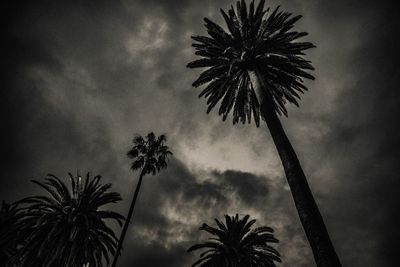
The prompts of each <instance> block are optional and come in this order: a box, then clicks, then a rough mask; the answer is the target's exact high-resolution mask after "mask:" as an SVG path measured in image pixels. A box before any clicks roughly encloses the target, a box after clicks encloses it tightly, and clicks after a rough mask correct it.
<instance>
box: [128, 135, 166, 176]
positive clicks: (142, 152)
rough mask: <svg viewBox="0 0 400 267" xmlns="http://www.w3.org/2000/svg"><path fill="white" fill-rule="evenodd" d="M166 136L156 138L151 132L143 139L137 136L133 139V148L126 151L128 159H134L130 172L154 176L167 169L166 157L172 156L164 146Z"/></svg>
mask: <svg viewBox="0 0 400 267" xmlns="http://www.w3.org/2000/svg"><path fill="white" fill-rule="evenodd" d="M166 141H167V137H166V135H164V134H162V135H160V136H158V138H156V136H155V134H154V133H153V132H151V133H149V134H147V136H146V137H145V138H143V137H142V136H140V135H138V136H135V137H134V138H133V144H134V145H133V147H132V148H131V150H129V151H128V153H127V155H128V157H130V158H132V159H134V161H133V162H132V165H131V168H132V170H139V169H141V170H142V174H143V175H146V174H153V175H155V174H156V173H157V172H159V171H160V169H162V168H166V167H167V160H168V156H170V155H172V153H171V151H169V147H168V146H166V145H165V142H166Z"/></svg>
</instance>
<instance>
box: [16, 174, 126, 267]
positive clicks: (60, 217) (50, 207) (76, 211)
mask: <svg viewBox="0 0 400 267" xmlns="http://www.w3.org/2000/svg"><path fill="white" fill-rule="evenodd" d="M69 177H70V180H71V187H72V194H71V192H70V191H69V190H68V188H67V186H66V185H65V184H64V183H63V182H62V181H61V180H60V179H59V178H57V177H56V176H54V175H52V174H49V175H48V177H47V178H46V179H45V182H39V181H35V180H34V181H33V182H34V183H35V184H37V185H39V186H40V187H42V188H43V189H45V191H46V192H47V193H48V194H49V196H46V195H40V196H31V197H28V198H25V199H22V200H21V201H19V202H18V203H19V204H22V205H24V206H23V208H21V209H22V210H23V212H24V214H23V218H22V219H21V221H20V227H21V228H22V229H28V230H29V232H30V234H29V236H28V239H27V240H26V244H25V245H24V247H23V248H22V249H21V251H20V252H19V259H20V261H21V262H22V265H21V266H23V267H24V266H30V267H36V266H38V267H39V266H42V267H47V266H49V267H53V266H54V267H55V266H65V267H66V266H68V267H82V266H84V265H87V264H89V265H90V266H102V261H103V259H105V260H106V262H107V264H108V263H109V253H111V254H114V253H115V248H116V247H117V242H118V239H117V237H116V236H115V234H114V232H113V230H112V229H111V228H109V227H108V226H107V225H106V224H105V222H104V220H105V219H113V220H115V221H117V222H118V223H119V225H120V226H122V222H123V220H124V217H123V216H122V215H120V214H118V213H116V212H114V211H105V210H102V207H103V206H104V205H106V204H109V203H116V202H117V201H120V200H121V196H120V195H119V194H118V193H115V192H107V191H108V190H109V189H110V188H111V184H101V183H100V178H101V177H100V176H95V177H94V178H90V175H89V173H88V174H87V175H86V179H85V181H82V178H81V177H80V175H78V176H77V177H74V176H72V174H69Z"/></svg>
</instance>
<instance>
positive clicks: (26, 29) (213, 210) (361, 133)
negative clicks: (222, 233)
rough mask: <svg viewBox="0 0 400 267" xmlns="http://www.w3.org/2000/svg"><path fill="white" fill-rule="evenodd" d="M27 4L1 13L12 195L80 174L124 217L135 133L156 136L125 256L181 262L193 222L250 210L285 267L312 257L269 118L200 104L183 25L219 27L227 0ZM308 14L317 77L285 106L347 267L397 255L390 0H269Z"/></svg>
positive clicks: (133, 262)
mask: <svg viewBox="0 0 400 267" xmlns="http://www.w3.org/2000/svg"><path fill="white" fill-rule="evenodd" d="M55 2H56V1H36V4H34V5H21V6H15V7H11V8H9V9H8V10H7V14H8V15H7V16H5V15H4V14H3V15H4V16H3V15H2V16H3V18H2V20H4V21H3V22H2V25H3V26H4V29H5V30H4V31H3V35H6V41H5V43H4V44H5V48H4V49H3V50H2V53H3V54H2V62H3V64H4V65H5V67H4V68H3V69H4V70H3V73H4V74H6V79H5V80H4V81H5V83H4V84H3V86H2V94H3V97H2V102H3V104H2V105H1V107H2V109H3V111H2V115H3V119H2V137H3V138H2V142H3V145H2V147H3V158H4V159H3V160H2V163H3V165H4V166H3V167H2V170H1V180H0V196H1V199H6V200H7V201H10V202H11V201H15V200H18V199H20V198H21V197H24V196H27V195H29V194H33V193H39V192H41V191H40V190H39V189H38V188H37V187H36V186H35V185H33V184H32V183H30V182H29V181H30V179H32V178H35V179H43V178H44V177H45V175H46V174H47V173H53V174H56V175H58V176H59V177H66V174H67V172H68V171H72V172H76V171H77V170H80V171H81V172H82V173H85V172H86V171H90V172H91V173H93V174H101V175H102V176H103V177H104V178H103V179H104V182H110V181H111V182H112V183H113V185H114V186H113V189H114V190H115V191H117V192H120V193H121V195H122V196H123V198H124V200H123V202H121V203H119V204H117V205H114V207H112V206H110V208H113V209H116V210H119V211H120V212H123V213H125V212H126V211H127V209H128V205H129V202H130V199H131V196H132V193H133V190H134V186H135V185H136V181H137V180H136V179H137V176H138V174H137V173H133V172H131V171H130V170H129V164H130V162H129V160H128V159H127V158H126V156H125V154H126V152H127V151H128V149H129V148H130V145H131V140H132V137H133V136H134V134H146V133H148V132H149V131H154V132H155V133H156V134H161V133H166V134H167V135H168V138H169V140H168V143H169V146H170V147H171V150H172V151H173V152H174V158H173V159H172V160H171V161H170V164H169V167H168V169H167V170H165V171H163V172H161V173H160V174H159V175H157V176H154V177H152V176H148V177H145V178H146V179H145V180H144V183H143V187H142V191H141V192H140V196H139V200H138V203H137V210H136V211H135V214H134V218H133V224H132V227H131V228H130V230H129V231H128V235H127V238H126V244H125V250H124V251H123V255H122V257H121V266H140V267H157V266H163V267H181V266H188V265H189V263H191V262H193V260H194V259H195V256H196V255H189V254H187V253H186V252H185V250H186V249H187V248H188V247H189V246H190V245H192V244H194V243H195V242H197V241H199V240H203V239H204V238H205V236H203V235H200V232H199V231H198V227H199V226H200V225H201V224H202V223H203V222H208V223H212V219H213V218H215V217H218V218H222V216H223V215H224V214H235V213H239V214H241V215H244V214H250V215H251V216H252V217H254V218H256V219H257V220H258V223H257V224H258V225H268V226H271V227H273V228H274V229H275V235H276V237H277V238H278V239H279V240H280V243H279V245H278V246H277V248H278V250H279V251H280V252H281V254H282V258H283V263H282V264H280V265H279V266H282V267H289V266H290V267H291V266H298V267H309V266H315V264H314V262H313V259H312V255H311V251H310V249H309V246H308V244H307V242H306V239H305V235H304V233H303V230H302V227H301V225H300V222H299V219H298V216H297V213H296V210H295V208H294V203H293V201H292V198H291V194H290V191H289V189H288V186H287V183H286V180H285V177H284V175H283V170H282V167H281V163H280V161H279V158H278V156H277V153H276V150H275V147H274V145H273V143H272V140H271V137H270V135H269V132H268V130H267V127H266V126H265V125H262V126H261V127H260V128H256V127H255V125H244V126H243V125H237V126H233V125H231V122H230V121H229V120H227V122H225V123H223V122H222V121H221V118H220V117H218V116H217V113H216V112H211V114H209V115H206V113H205V110H206V104H205V101H204V99H198V98H197V95H198V94H199V92H200V89H194V88H192V87H191V83H192V82H193V81H194V79H195V78H196V75H198V73H199V72H198V71H194V70H189V69H186V67H185V66H186V64H187V63H188V62H189V61H191V60H192V59H194V51H193V49H192V48H191V46H190V44H191V40H190V35H192V34H204V33H205V30H204V28H203V21H202V18H203V17H205V16H207V17H209V18H211V19H213V20H214V21H217V22H220V23H222V20H221V16H220V14H219V8H221V7H222V8H224V9H226V8H228V7H229V5H230V4H232V3H234V2H233V1H211V0H208V1H195V0H192V1H172V0H170V1H167V0H165V1H162V0H158V1H157V0H146V1H104V3H101V2H100V1H96V4H94V3H92V4H86V5H85V4H74V3H71V2H75V1H65V2H66V3H61V2H58V3H57V4H56V3H55ZM267 5H269V6H272V7H275V6H276V5H281V6H282V8H283V9H285V10H288V11H291V12H293V13H295V14H302V15H303V16H304V18H303V19H302V20H301V21H300V22H299V23H298V25H297V30H301V31H307V32H309V36H308V37H306V38H307V40H309V41H312V42H313V43H315V44H316V46H317V48H316V49H313V50H311V51H310V52H309V53H308V58H309V59H310V60H312V61H313V63H314V66H315V68H316V71H315V76H316V80H315V81H313V82H308V83H307V85H308V87H309V92H307V93H306V94H305V95H304V97H303V99H302V101H301V106H300V109H298V108H296V107H288V110H289V118H287V119H286V118H282V122H283V124H284V127H285V129H286V131H287V134H288V136H289V138H290V139H291V141H292V144H293V146H294V148H295V150H296V151H297V154H298V156H299V158H300V161H301V163H302V165H303V168H304V171H305V173H306V175H307V177H308V180H309V183H310V186H311V188H312V190H313V192H314V196H315V198H316V201H317V203H318V205H319V207H320V210H321V213H322V214H323V217H324V219H325V222H326V225H327V228H328V230H329V232H330V235H331V238H332V240H333V242H334V244H335V246H336V250H337V253H338V255H339V257H340V258H341V260H342V263H343V266H352V267H358V266H359V267H370V266H371V267H372V266H385V267H390V266H397V263H398V259H397V255H398V240H399V238H400V236H399V230H398V225H400V219H399V214H398V207H399V204H400V203H399V198H400V194H399V193H400V192H399V188H400V182H399V171H400V167H399V162H398V161H399V158H400V155H399V154H400V153H399V144H400V131H399V126H398V115H399V111H400V108H399V106H400V105H399V102H400V101H399V100H400V99H399V90H398V85H397V78H398V77H400V73H399V72H400V71H399V65H398V63H397V62H396V61H395V60H396V57H397V56H398V48H399V47H400V43H399V37H398V35H399V33H400V31H399V23H398V21H397V20H395V18H394V13H395V9H394V7H393V6H391V5H390V3H386V2H385V1H355V0H354V1H352V0H348V1H344V0H342V1H330V0H304V1H300V0H295V1H289V0H282V1H267Z"/></svg>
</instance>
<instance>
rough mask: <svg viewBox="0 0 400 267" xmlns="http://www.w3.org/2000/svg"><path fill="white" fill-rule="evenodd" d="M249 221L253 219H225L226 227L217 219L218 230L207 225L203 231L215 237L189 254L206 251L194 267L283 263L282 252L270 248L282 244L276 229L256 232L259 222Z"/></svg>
mask: <svg viewBox="0 0 400 267" xmlns="http://www.w3.org/2000/svg"><path fill="white" fill-rule="evenodd" d="M249 219H250V216H249V215H246V216H244V217H243V218H240V217H239V215H238V214H236V215H235V216H228V215H225V223H223V222H221V221H219V220H218V219H215V222H216V224H217V228H216V227H212V226H209V225H207V224H203V225H202V226H201V227H200V230H202V231H206V232H208V233H209V234H211V235H212V236H213V237H212V238H209V240H208V241H206V242H203V243H200V244H196V245H193V246H191V247H190V248H189V249H188V250H187V252H193V251H197V250H202V251H203V252H202V253H201V254H200V258H199V259H198V260H197V261H196V262H194V263H193V264H192V267H195V266H225V267H234V266H242V267H251V266H261V267H275V266H276V265H275V262H281V258H280V254H279V252H278V251H277V250H276V249H274V248H273V247H271V246H270V245H269V244H270V243H276V242H278V240H277V239H276V238H275V237H274V236H273V235H272V232H273V231H272V229H271V228H269V227H259V228H255V229H254V230H252V229H251V227H252V226H253V225H254V224H255V222H256V220H254V219H253V220H249Z"/></svg>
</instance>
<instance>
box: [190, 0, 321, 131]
mask: <svg viewBox="0 0 400 267" xmlns="http://www.w3.org/2000/svg"><path fill="white" fill-rule="evenodd" d="M264 2H265V1H264V0H261V1H260V2H259V4H258V5H257V6H255V4H254V1H252V2H251V3H250V5H249V7H247V5H246V2H245V1H244V0H242V1H238V2H237V5H236V10H235V8H234V7H233V6H232V7H231V9H229V10H228V12H227V13H226V12H225V11H224V10H222V9H221V13H222V15H223V18H224V20H225V22H226V26H227V28H228V30H229V31H228V32H226V31H225V30H224V29H223V28H222V27H221V26H219V25H218V24H216V23H215V22H213V21H211V20H210V19H208V18H204V21H205V27H206V28H207V32H208V34H209V36H192V39H193V40H194V41H195V43H193V47H195V49H196V52H195V54H196V55H198V56H201V57H202V58H201V59H197V60H195V61H193V62H191V63H189V64H188V67H189V68H203V67H207V68H208V69H207V70H206V71H204V72H203V73H201V75H200V77H199V78H198V79H197V80H196V81H194V82H193V86H195V87H198V86H200V85H203V84H207V83H208V84H207V86H206V88H205V89H204V90H203V91H202V92H201V93H200V95H199V97H201V96H204V97H206V98H207V99H208V100H207V104H208V109H207V113H208V112H210V111H211V110H212V109H213V108H214V107H215V105H216V104H217V103H218V102H219V101H222V102H221V105H220V108H219V114H220V115H223V120H225V119H226V118H227V116H228V114H229V113H230V112H231V110H232V111H233V123H237V122H239V121H241V122H243V123H245V122H246V120H247V121H248V122H250V121H251V117H252V115H253V117H254V120H255V123H256V124H257V126H258V125H259V124H260V117H262V118H263V114H262V113H261V114H260V105H261V104H262V103H261V102H262V99H264V98H265V97H266V96H267V97H270V98H271V104H272V106H273V107H272V108H273V110H275V111H276V112H277V113H279V114H285V115H287V111H286V108H285V103H286V101H289V102H290V103H293V104H295V105H298V101H297V100H296V98H297V99H300V95H299V94H300V93H303V92H304V91H305V90H307V88H306V86H304V85H303V80H302V78H308V79H314V77H313V76H312V75H311V74H309V73H308V72H306V70H313V67H312V65H311V63H310V61H307V60H305V59H304V58H303V55H304V52H303V51H304V50H306V49H309V48H312V47H314V45H313V44H312V43H310V42H297V41H296V40H297V39H298V38H301V37H303V36H305V35H307V33H305V32H296V31H291V29H292V28H293V26H294V23H296V22H297V21H298V20H299V19H300V18H301V16H294V17H293V16H292V14H291V13H288V12H283V11H280V10H279V7H277V8H276V9H275V10H274V11H273V12H269V8H268V9H266V10H265V9H264ZM252 72H256V73H257V75H258V76H261V77H262V80H263V84H264V86H263V87H262V91H261V92H258V91H257V90H256V89H258V88H254V86H253V84H252V81H251V79H252V77H251V76H252V75H251V73H252Z"/></svg>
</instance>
